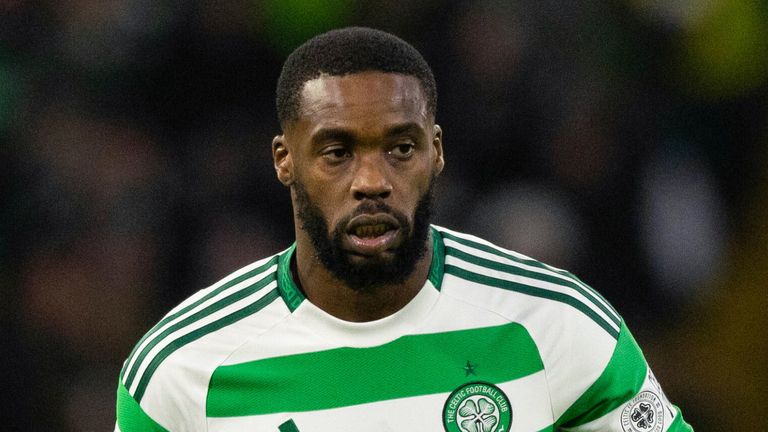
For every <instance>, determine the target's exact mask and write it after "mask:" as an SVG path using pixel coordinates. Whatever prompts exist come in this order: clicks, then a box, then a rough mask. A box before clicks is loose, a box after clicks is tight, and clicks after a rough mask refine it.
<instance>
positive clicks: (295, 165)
mask: <svg viewBox="0 0 768 432" xmlns="http://www.w3.org/2000/svg"><path fill="white" fill-rule="evenodd" d="M301 96H302V97H301V110H300V113H299V119H298V120H297V121H295V122H294V123H292V124H291V125H289V126H288V127H286V130H285V135H283V136H281V137H277V138H276V139H275V142H274V143H273V154H274V156H275V166H276V168H277V171H278V177H279V178H280V180H281V181H283V183H285V184H288V185H290V186H291V193H292V198H293V205H294V212H295V217H296V218H297V224H298V225H299V227H300V228H301V230H302V231H303V232H304V233H306V235H307V237H308V239H309V240H310V242H311V243H312V246H313V247H314V249H315V253H316V254H317V256H318V258H319V259H320V261H321V262H322V264H323V265H324V266H325V267H326V268H327V269H328V270H330V271H331V272H332V273H333V274H334V275H335V276H336V277H337V278H338V279H340V280H342V281H344V282H346V283H347V285H349V286H350V287H351V288H354V289H366V288H368V287H372V286H379V285H383V284H389V283H399V282H402V281H403V280H404V279H405V278H406V277H407V276H408V275H410V274H411V273H412V271H413V270H414V268H415V266H416V264H417V262H418V260H419V259H420V258H422V256H423V254H424V251H425V247H426V239H427V236H428V233H429V208H430V203H431V186H432V183H433V181H434V178H435V176H436V175H437V174H438V173H439V172H440V171H441V170H442V167H443V158H442V142H441V140H442V132H441V131H440V128H439V127H438V126H436V125H435V124H434V120H433V118H432V116H431V114H429V113H428V111H427V108H426V101H425V99H424V95H423V92H422V89H421V84H420V82H419V81H418V80H417V79H416V78H414V77H411V76H405V75H399V74H388V73H380V72H364V73H356V74H351V75H346V76H322V77H320V78H317V79H314V80H311V81H308V82H307V83H306V84H305V86H304V88H303V91H302V94H301ZM281 146H283V147H284V149H285V150H284V151H281V150H280V147H281Z"/></svg>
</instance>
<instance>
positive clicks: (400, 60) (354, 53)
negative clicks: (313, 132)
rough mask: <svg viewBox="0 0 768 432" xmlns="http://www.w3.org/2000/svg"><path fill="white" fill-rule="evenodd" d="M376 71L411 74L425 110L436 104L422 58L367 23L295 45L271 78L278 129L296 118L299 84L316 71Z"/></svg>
mask: <svg viewBox="0 0 768 432" xmlns="http://www.w3.org/2000/svg"><path fill="white" fill-rule="evenodd" d="M366 71H380V72H387V73H399V74H404V75H411V76H414V77H416V78H417V79H418V80H419V81H420V82H421V86H422V91H423V92H424V97H425V98H426V102H427V110H428V111H429V113H430V114H432V115H433V116H434V115H435V111H436V108H437V86H436V84H435V77H434V76H433V75H432V69H430V67H429V65H428V64H427V62H426V61H425V60H424V57H422V56H421V54H420V53H419V52H418V51H417V50H416V48H414V47H412V46H411V45H410V44H408V42H405V41H404V40H402V39H400V38H399V37H397V36H394V35H392V34H389V33H386V32H383V31H381V30H375V29H371V28H367V27H347V28H342V29H337V30H331V31H329V32H327V33H323V34H320V35H317V36H315V37H313V38H312V39H310V40H308V41H306V42H304V44H302V45H301V46H299V47H298V48H296V50H294V51H293V52H292V53H291V54H290V55H289V56H288V58H287V59H286V61H285V64H283V70H282V72H281V73H280V78H278V80H277V118H278V120H279V122H280V125H281V126H282V127H285V125H286V124H287V123H288V122H291V121H295V120H298V118H299V109H300V106H299V105H300V99H301V90H302V89H303V88H304V83H306V82H307V81H310V80H313V79H315V78H317V77H319V76H320V75H321V74H328V75H332V76H334V75H335V76H339V75H348V74H353V73H357V72H366Z"/></svg>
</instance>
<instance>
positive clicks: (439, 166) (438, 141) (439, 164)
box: [432, 125, 445, 174]
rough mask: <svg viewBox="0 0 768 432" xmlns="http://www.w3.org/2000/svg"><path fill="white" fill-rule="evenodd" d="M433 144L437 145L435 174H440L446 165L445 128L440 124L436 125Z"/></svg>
mask: <svg viewBox="0 0 768 432" xmlns="http://www.w3.org/2000/svg"><path fill="white" fill-rule="evenodd" d="M432 145H433V146H434V147H435V174H440V172H441V171H443V167H445V159H443V130H442V129H441V128H440V125H435V126H434V135H433V137H432Z"/></svg>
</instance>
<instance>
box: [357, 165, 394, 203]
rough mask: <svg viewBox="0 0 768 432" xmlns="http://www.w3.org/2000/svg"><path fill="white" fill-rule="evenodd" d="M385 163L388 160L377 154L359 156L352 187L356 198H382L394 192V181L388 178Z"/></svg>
mask: <svg viewBox="0 0 768 432" xmlns="http://www.w3.org/2000/svg"><path fill="white" fill-rule="evenodd" d="M385 164H386V161H384V160H382V159H381V158H380V157H377V156H375V155H365V156H361V157H360V158H359V162H358V164H357V167H356V170H355V173H354V179H353V180H352V187H351V190H352V194H353V195H354V197H355V199H356V200H363V199H366V198H369V199H371V198H372V199H377V198H379V199H381V198H387V197H389V195H390V194H392V183H390V181H389V179H388V176H387V167H386V165H385Z"/></svg>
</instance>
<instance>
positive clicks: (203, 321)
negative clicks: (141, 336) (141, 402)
mask: <svg viewBox="0 0 768 432" xmlns="http://www.w3.org/2000/svg"><path fill="white" fill-rule="evenodd" d="M274 268H275V266H272V267H270V269H272V270H271V271H272V272H274ZM269 273H270V270H267V271H264V272H263V273H259V274H258V275H256V276H254V277H252V278H249V279H246V280H244V281H243V282H241V283H239V284H237V285H234V286H232V287H231V288H228V289H226V290H224V291H223V292H222V293H219V295H216V296H214V297H212V298H210V299H208V300H207V301H205V302H203V303H201V304H200V305H198V307H196V308H194V309H192V310H190V311H189V312H188V313H187V314H183V315H180V316H179V317H176V318H175V319H173V320H171V321H169V322H168V323H167V324H166V325H165V326H163V327H161V328H160V329H158V331H156V332H155V333H154V334H153V336H152V337H149V338H147V340H145V341H144V343H143V344H141V346H140V347H139V349H138V350H136V355H135V356H134V358H132V359H131V364H130V365H129V367H128V368H126V370H125V371H126V374H125V376H126V377H127V376H128V374H129V371H131V370H132V369H135V368H136V367H138V368H139V369H138V371H137V373H136V374H135V376H134V378H133V383H131V388H130V389H128V390H129V392H130V393H131V394H133V393H134V392H135V390H136V386H137V385H138V382H139V381H140V380H141V379H140V378H141V375H142V374H143V373H144V370H145V369H146V367H147V365H148V364H149V363H150V362H151V361H152V360H153V359H154V357H155V356H156V355H157V353H158V352H159V351H160V350H162V349H163V348H164V347H166V346H167V345H168V344H170V343H171V342H172V341H174V340H176V339H178V337H180V336H183V335H185V334H187V333H190V332H192V331H194V330H196V329H198V328H200V327H202V326H204V325H206V324H208V323H211V322H213V321H216V320H217V319H218V318H221V317H223V316H226V315H228V314H229V313H231V312H235V311H237V310H239V309H241V308H242V307H244V306H247V305H249V304H251V303H253V302H255V301H256V300H258V299H259V298H261V297H263V296H264V295H265V294H266V293H268V292H269V291H270V290H271V288H274V287H275V286H277V281H276V280H275V281H272V282H270V283H269V284H267V285H266V286H265V287H263V288H261V289H260V290H258V291H256V292H255V293H253V294H251V295H250V296H248V297H245V298H243V299H240V300H239V301H237V302H235V303H233V304H231V305H228V306H226V307H225V308H223V309H221V310H219V311H216V312H214V313H212V314H210V315H206V316H204V317H201V318H200V319H198V320H196V321H194V322H192V323H190V324H188V325H186V326H183V327H181V328H180V329H177V330H176V331H174V332H172V333H170V334H169V335H167V336H166V337H165V338H164V339H163V340H162V341H160V342H159V343H158V344H157V345H155V346H154V347H153V348H152V350H150V351H149V353H147V355H146V356H145V357H144V361H143V362H142V364H141V365H137V364H135V362H136V359H137V358H138V357H140V355H141V353H142V352H143V351H144V349H145V348H146V346H147V345H149V344H150V343H152V341H154V340H155V339H157V338H158V337H159V336H160V335H161V334H162V333H163V331H165V329H167V328H168V327H169V326H172V325H173V324H174V323H177V322H179V321H181V320H182V319H184V318H185V317H188V316H190V315H191V314H193V313H195V312H197V311H199V310H202V309H203V308H205V307H207V306H210V305H211V304H213V303H215V302H216V301H218V300H221V299H222V298H223V297H228V296H229V295H232V294H234V293H235V292H239V291H241V290H242V289H246V288H247V287H249V286H251V285H253V284H254V283H255V282H258V281H259V280H261V279H263V278H264V277H265V275H267V274H269Z"/></svg>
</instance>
